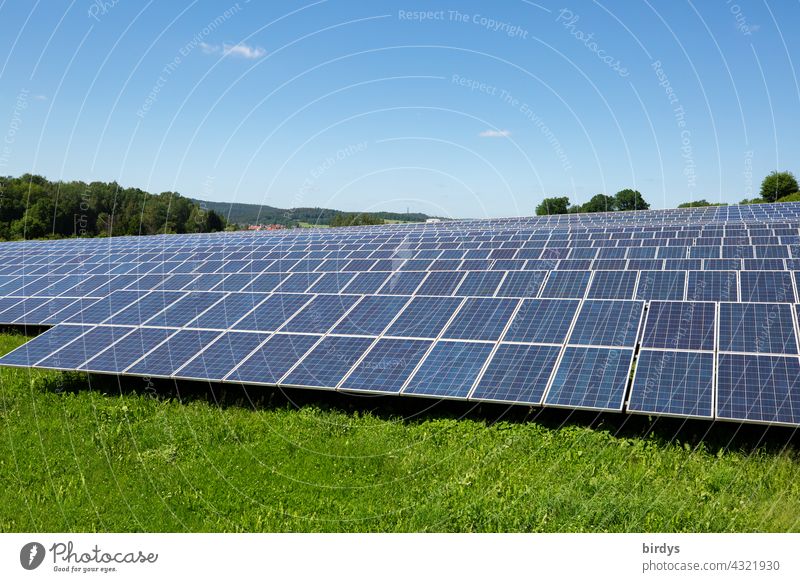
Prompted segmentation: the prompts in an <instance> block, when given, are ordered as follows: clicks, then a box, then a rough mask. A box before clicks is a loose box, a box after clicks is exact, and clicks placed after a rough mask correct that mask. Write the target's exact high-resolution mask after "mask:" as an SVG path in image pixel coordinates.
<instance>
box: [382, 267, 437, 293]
mask: <svg viewBox="0 0 800 582" xmlns="http://www.w3.org/2000/svg"><path fill="white" fill-rule="evenodd" d="M425 275H426V273H423V272H419V271H403V272H400V271H398V272H395V273H392V274H391V275H390V276H389V279H388V280H387V281H386V283H384V284H383V287H381V288H380V289H379V290H378V293H380V294H383V295H387V294H388V295H413V294H414V291H415V290H416V288H417V287H419V284H420V283H422V280H423V279H424V278H425Z"/></svg>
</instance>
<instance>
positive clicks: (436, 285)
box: [416, 271, 464, 295]
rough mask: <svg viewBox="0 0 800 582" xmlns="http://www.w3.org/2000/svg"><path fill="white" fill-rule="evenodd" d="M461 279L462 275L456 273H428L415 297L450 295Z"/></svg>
mask: <svg viewBox="0 0 800 582" xmlns="http://www.w3.org/2000/svg"><path fill="white" fill-rule="evenodd" d="M463 277H464V273H459V272H456V271H435V272H432V273H429V274H428V276H427V278H426V279H425V281H423V282H422V285H420V286H419V288H418V289H417V292H416V295H452V294H453V291H455V290H456V287H458V284H459V283H460V282H461V279H462V278H463Z"/></svg>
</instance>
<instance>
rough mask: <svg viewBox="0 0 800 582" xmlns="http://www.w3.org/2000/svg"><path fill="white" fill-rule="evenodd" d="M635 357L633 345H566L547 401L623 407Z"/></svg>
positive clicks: (562, 404) (598, 407) (599, 407)
mask: <svg viewBox="0 0 800 582" xmlns="http://www.w3.org/2000/svg"><path fill="white" fill-rule="evenodd" d="M632 359H633V350H632V349H620V348H613V349H609V348H583V347H567V348H566V350H565V351H564V354H563V356H562V357H561V362H560V364H559V366H558V369H557V370H556V373H555V376H554V377H553V381H552V384H551V385H550V388H549V390H548V391H547V394H546V395H545V399H544V403H545V405H550V406H559V407H567V408H589V409H595V410H616V411H619V410H622V404H623V400H624V398H625V389H626V386H627V383H628V375H629V372H630V369H631V361H632Z"/></svg>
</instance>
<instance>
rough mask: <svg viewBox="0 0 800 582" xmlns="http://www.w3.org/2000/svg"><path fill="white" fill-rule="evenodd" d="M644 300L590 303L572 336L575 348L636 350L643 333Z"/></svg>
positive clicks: (585, 303) (581, 313)
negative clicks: (598, 347) (579, 346)
mask: <svg viewBox="0 0 800 582" xmlns="http://www.w3.org/2000/svg"><path fill="white" fill-rule="evenodd" d="M642 309H643V304H642V303H641V302H640V301H606V300H599V299H597V300H586V301H584V302H583V305H582V306H581V309H580V311H579V312H578V316H577V319H576V320H575V326H574V327H573V329H572V333H571V334H570V337H569V343H570V344H572V345H584V346H610V347H623V346H625V347H633V346H634V345H635V343H636V338H637V336H638V334H639V325H640V322H641V317H642Z"/></svg>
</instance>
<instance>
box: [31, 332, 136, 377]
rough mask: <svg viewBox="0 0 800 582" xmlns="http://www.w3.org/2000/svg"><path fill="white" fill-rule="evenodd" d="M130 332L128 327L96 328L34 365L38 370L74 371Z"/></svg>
mask: <svg viewBox="0 0 800 582" xmlns="http://www.w3.org/2000/svg"><path fill="white" fill-rule="evenodd" d="M130 332H131V328H130V327H111V326H98V327H95V328H93V329H90V330H89V331H87V332H86V333H85V334H83V335H82V336H80V337H79V338H77V339H76V340H75V341H73V342H70V343H68V344H67V345H66V346H64V347H63V348H62V349H60V350H58V351H57V352H55V353H53V354H52V355H50V356H48V357H47V358H45V359H44V360H42V361H40V362H38V363H37V364H36V366H37V367H39V368H57V369H62V370H74V369H76V368H77V367H78V366H80V365H81V364H83V363H84V362H85V361H86V360H88V359H89V358H91V357H93V356H95V355H96V354H98V353H99V352H101V351H103V350H104V349H106V348H107V347H108V346H109V345H111V344H113V343H114V342H115V341H117V340H119V339H121V338H122V337H124V336H125V335H127V334H128V333H130Z"/></svg>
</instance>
